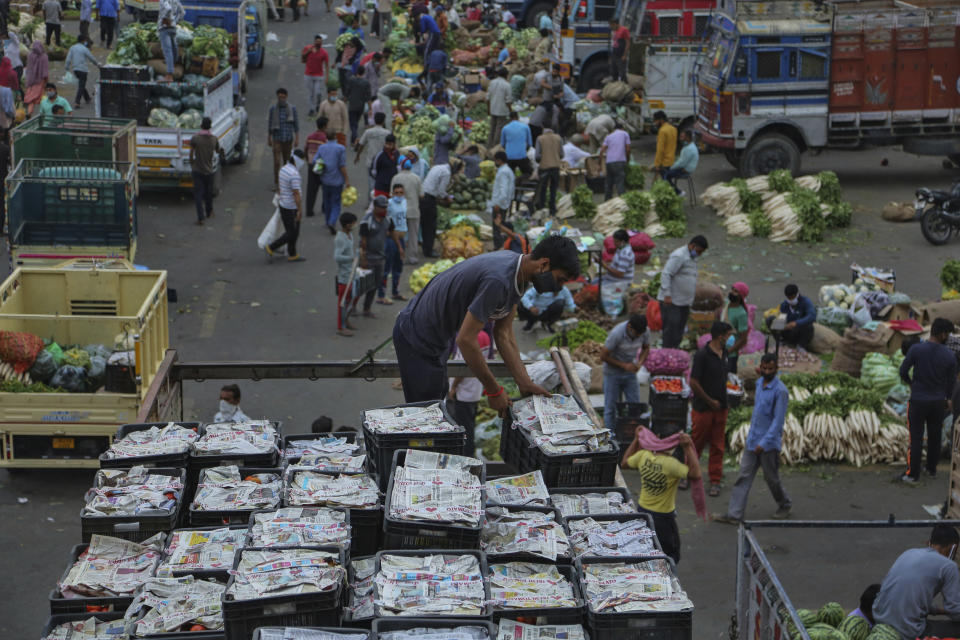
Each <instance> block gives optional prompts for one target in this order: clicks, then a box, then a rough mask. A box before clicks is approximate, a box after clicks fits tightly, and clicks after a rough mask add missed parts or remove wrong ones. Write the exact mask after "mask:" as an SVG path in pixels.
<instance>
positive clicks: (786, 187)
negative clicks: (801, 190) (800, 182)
mask: <svg viewBox="0 0 960 640" xmlns="http://www.w3.org/2000/svg"><path fill="white" fill-rule="evenodd" d="M767 180H768V181H769V185H770V189H771V190H772V191H777V192H779V193H784V192H786V191H793V190H794V189H796V188H797V183H796V182H794V180H793V176H792V175H790V171H789V170H787V169H776V170H774V171H771V172H770V175H768V176H767Z"/></svg>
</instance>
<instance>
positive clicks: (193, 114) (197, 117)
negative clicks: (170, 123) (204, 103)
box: [177, 98, 203, 129]
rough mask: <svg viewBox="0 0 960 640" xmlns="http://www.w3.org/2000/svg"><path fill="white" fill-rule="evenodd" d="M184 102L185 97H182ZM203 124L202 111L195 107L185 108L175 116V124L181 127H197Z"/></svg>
mask: <svg viewBox="0 0 960 640" xmlns="http://www.w3.org/2000/svg"><path fill="white" fill-rule="evenodd" d="M184 102H186V98H184ZM202 124H203V113H202V112H200V111H197V110H196V109H187V110H186V111H184V112H183V113H181V114H180V115H179V116H177V126H178V127H180V128H181V129H199V128H200V125H202Z"/></svg>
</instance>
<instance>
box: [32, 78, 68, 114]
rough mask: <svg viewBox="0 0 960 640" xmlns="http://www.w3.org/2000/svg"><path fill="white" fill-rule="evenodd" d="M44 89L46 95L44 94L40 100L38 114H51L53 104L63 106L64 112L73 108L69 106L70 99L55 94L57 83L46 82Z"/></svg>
mask: <svg viewBox="0 0 960 640" xmlns="http://www.w3.org/2000/svg"><path fill="white" fill-rule="evenodd" d="M46 89H47V95H46V96H44V98H43V100H41V101H40V115H43V116H49V115H53V107H54V106H55V105H60V106H61V107H63V112H64V113H70V112H72V111H73V109H71V108H70V101H69V100H67V99H66V98H64V97H63V96H60V95H57V85H55V84H53V83H52V82H48V83H47V87H46Z"/></svg>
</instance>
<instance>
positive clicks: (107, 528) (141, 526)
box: [80, 467, 187, 542]
mask: <svg viewBox="0 0 960 640" xmlns="http://www.w3.org/2000/svg"><path fill="white" fill-rule="evenodd" d="M150 472H151V473H154V474H159V475H165V476H179V478H180V481H181V483H182V484H183V489H182V490H181V491H180V498H179V499H178V500H177V506H176V508H175V509H174V510H173V513H167V512H165V511H157V512H156V513H148V512H141V513H138V514H137V515H134V516H85V515H82V509H81V516H80V540H81V541H82V542H90V536H92V535H93V534H95V533H99V534H100V535H104V536H113V537H114V538H122V539H124V540H130V541H132V542H143V541H144V540H146V539H147V538H149V537H151V536H154V535H156V534H158V533H167V532H169V531H172V530H173V529H174V528H175V527H176V526H177V523H178V522H179V520H180V514H181V513H182V512H183V503H184V497H185V494H186V491H187V474H186V471H185V470H183V469H172V468H167V467H156V468H153V469H150Z"/></svg>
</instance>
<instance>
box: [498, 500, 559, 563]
mask: <svg viewBox="0 0 960 640" xmlns="http://www.w3.org/2000/svg"><path fill="white" fill-rule="evenodd" d="M480 544H481V548H482V549H483V550H484V551H486V552H487V553H488V554H497V553H524V552H526V553H531V554H533V555H536V556H540V557H541V558H546V559H548V560H553V561H556V559H557V557H558V556H563V557H566V558H569V557H570V542H569V540H567V533H566V531H564V529H563V525H561V524H560V523H559V522H557V520H556V518H555V514H554V513H552V512H550V513H544V512H542V511H523V510H518V509H507V508H505V507H489V508H488V509H487V519H486V523H485V524H484V525H483V531H482V532H481V534H480Z"/></svg>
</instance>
